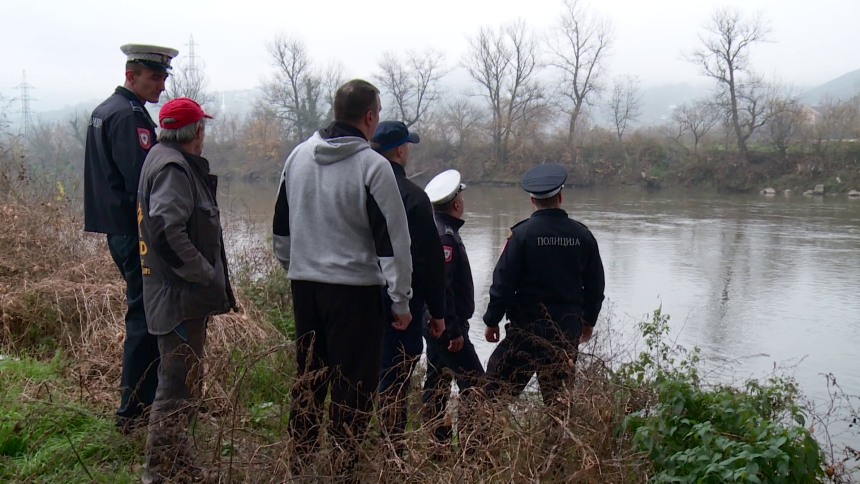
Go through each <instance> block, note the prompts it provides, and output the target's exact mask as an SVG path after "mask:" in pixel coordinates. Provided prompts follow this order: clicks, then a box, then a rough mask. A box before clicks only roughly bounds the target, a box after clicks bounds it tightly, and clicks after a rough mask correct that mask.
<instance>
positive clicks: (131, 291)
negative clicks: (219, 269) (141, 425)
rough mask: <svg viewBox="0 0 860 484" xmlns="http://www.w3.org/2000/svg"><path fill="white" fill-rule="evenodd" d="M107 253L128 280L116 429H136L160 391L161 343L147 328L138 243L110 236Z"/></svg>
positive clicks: (134, 239)
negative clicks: (136, 424)
mask: <svg viewBox="0 0 860 484" xmlns="http://www.w3.org/2000/svg"><path fill="white" fill-rule="evenodd" d="M107 243H108V249H110V255H111V257H113V260H114V263H116V266H117V268H119V272H120V273H121V274H122V277H123V278H124V279H125V288H126V289H125V299H126V304H127V306H128V310H127V311H126V313H125V342H124V343H123V349H122V379H121V380H120V388H121V390H122V397H121V399H120V404H119V409H118V410H117V412H116V415H117V426H119V427H120V428H125V427H126V426H127V425H134V424H135V423H136V422H137V419H138V417H140V416H142V415H143V413H144V411H145V410H146V409H147V408H148V407H149V406H150V405H152V402H153V401H154V400H155V390H156V388H157V387H158V355H159V353H158V339H157V338H156V337H155V336H154V335H152V334H150V333H149V331H148V330H147V328H146V314H145V313H144V310H143V276H142V274H141V269H140V252H139V250H140V249H139V241H138V237H137V236H132V235H108V236H107Z"/></svg>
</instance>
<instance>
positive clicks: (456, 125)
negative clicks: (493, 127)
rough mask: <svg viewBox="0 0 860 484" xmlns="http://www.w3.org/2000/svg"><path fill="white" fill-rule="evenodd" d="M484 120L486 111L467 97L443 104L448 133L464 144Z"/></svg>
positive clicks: (457, 141) (456, 141) (443, 121)
mask: <svg viewBox="0 0 860 484" xmlns="http://www.w3.org/2000/svg"><path fill="white" fill-rule="evenodd" d="M483 122H484V112H483V110H481V108H479V107H478V106H476V105H475V104H473V103H472V102H471V101H469V99H468V98H466V97H458V98H456V99H452V100H449V101H447V102H446V103H445V104H444V105H443V106H442V123H443V124H444V127H445V131H446V133H447V134H448V135H449V136H450V137H451V138H454V142H455V143H456V145H457V146H458V147H459V146H462V145H463V143H464V141H465V140H466V139H467V137H468V136H470V135H472V134H474V133H475V132H476V131H477V129H478V127H479V126H480V125H481V123H483Z"/></svg>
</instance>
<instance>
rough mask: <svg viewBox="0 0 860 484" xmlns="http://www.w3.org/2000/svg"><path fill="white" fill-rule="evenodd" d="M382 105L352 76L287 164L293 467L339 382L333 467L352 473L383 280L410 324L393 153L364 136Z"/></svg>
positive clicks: (278, 244)
mask: <svg viewBox="0 0 860 484" xmlns="http://www.w3.org/2000/svg"><path fill="white" fill-rule="evenodd" d="M380 110H381V103H380V99H379V90H378V89H377V88H376V87H374V86H373V85H372V84H370V83H368V82H366V81H362V80H358V79H356V80H352V81H349V82H347V83H346V84H344V85H343V86H341V87H340V88H339V89H338V90H337V92H336V93H335V98H334V103H333V111H334V119H335V121H334V122H333V123H331V124H330V125H329V126H327V127H326V128H324V129H321V130H320V131H318V132H316V133H314V134H313V136H311V137H310V138H309V139H308V140H307V141H305V142H304V143H302V144H300V145H299V146H297V147H296V148H295V149H294V150H293V152H292V153H291V154H290V156H289V157H288V158H287V161H286V163H285V164H284V170H283V172H282V173H281V183H280V188H279V190H278V198H277V202H276V205H275V216H274V220H273V245H274V251H275V255H276V256H277V258H278V260H279V261H280V262H281V264H282V265H283V266H284V268H285V269H286V270H287V277H288V278H289V279H290V281H291V287H292V295H293V311H294V316H295V324H296V363H297V365H298V369H297V375H296V383H295V384H294V385H293V389H292V392H291V393H292V407H291V409H290V425H289V428H290V433H291V436H292V438H293V440H294V445H295V451H296V452H295V454H296V459H297V461H296V462H294V465H293V470H294V472H298V471H300V470H301V468H302V466H303V465H304V464H306V462H303V461H306V457H307V456H308V454H309V453H311V452H313V451H315V450H316V443H317V437H318V433H319V428H320V420H321V412H322V409H323V408H324V403H325V399H326V394H327V393H328V388H329V385H331V406H330V409H329V416H330V433H331V434H332V436H333V437H334V439H335V443H336V444H337V445H336V447H335V448H338V449H342V450H345V451H346V452H347V453H348V456H347V458H346V459H345V464H343V465H342V467H341V465H339V466H338V467H340V469H339V470H336V471H335V472H337V473H339V474H351V473H352V470H351V469H352V467H353V465H354V464H355V461H356V458H357V457H356V455H355V452H353V450H354V449H355V445H356V444H357V443H358V442H360V441H361V440H362V439H363V437H364V434H365V432H366V430H367V425H368V423H369V418H370V411H371V410H372V406H373V394H374V392H375V391H376V388H377V386H378V384H379V366H380V361H381V348H382V334H383V329H384V325H385V324H386V323H385V321H386V317H385V316H384V314H383V303H382V287H384V286H385V285H386V284H387V286H388V295H389V296H390V298H391V301H392V303H393V304H392V313H393V320H394V322H393V323H392V326H394V327H395V328H396V329H401V330H404V329H406V328H407V327H408V326H409V323H410V322H411V319H412V316H411V315H410V312H409V299H410V298H411V297H412V289H411V285H412V259H411V257H410V252H409V247H410V239H409V229H408V225H407V221H406V212H405V210H404V208H403V202H402V200H401V199H400V192H399V190H398V188H397V181H396V180H395V177H394V173H393V172H392V170H391V167H390V166H389V163H388V160H386V159H385V158H384V157H382V155H380V154H378V153H376V152H375V151H373V150H372V149H371V146H370V143H369V142H368V140H369V139H371V138H372V137H373V133H374V131H375V130H376V126H377V125H378V124H379V113H380ZM332 458H333V459H334V461H335V462H343V461H344V459H340V458H338V456H336V455H332ZM350 477H351V478H353V479H354V477H352V476H350Z"/></svg>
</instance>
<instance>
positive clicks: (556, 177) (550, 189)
mask: <svg viewBox="0 0 860 484" xmlns="http://www.w3.org/2000/svg"><path fill="white" fill-rule="evenodd" d="M565 181H567V170H565V169H564V167H563V166H561V165H558V164H556V163H544V164H542V165H538V166H535V167H534V168H532V169H531V170H529V171H527V172H526V174H525V175H523V179H522V181H521V182H520V185H521V186H522V187H523V190H525V191H526V192H528V194H529V195H531V196H532V198H536V199H538V200H545V199H547V198H551V197H554V196H556V195H558V192H560V191H561V189H562V188H564V182H565Z"/></svg>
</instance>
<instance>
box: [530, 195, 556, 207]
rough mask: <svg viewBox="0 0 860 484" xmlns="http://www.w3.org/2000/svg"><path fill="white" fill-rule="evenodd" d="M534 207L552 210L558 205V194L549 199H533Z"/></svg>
mask: <svg viewBox="0 0 860 484" xmlns="http://www.w3.org/2000/svg"><path fill="white" fill-rule="evenodd" d="M534 201H535V206H537V207H539V208H552V207H554V206H556V205H557V204H558V194H556V195H553V196H551V197H549V198H544V199H540V198H535V199H534Z"/></svg>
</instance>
